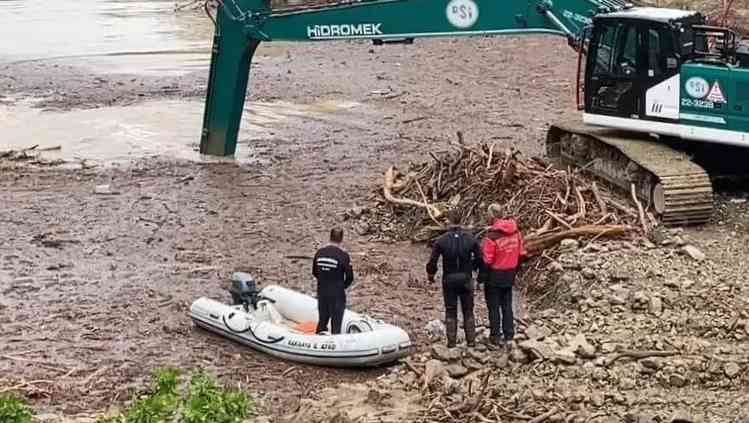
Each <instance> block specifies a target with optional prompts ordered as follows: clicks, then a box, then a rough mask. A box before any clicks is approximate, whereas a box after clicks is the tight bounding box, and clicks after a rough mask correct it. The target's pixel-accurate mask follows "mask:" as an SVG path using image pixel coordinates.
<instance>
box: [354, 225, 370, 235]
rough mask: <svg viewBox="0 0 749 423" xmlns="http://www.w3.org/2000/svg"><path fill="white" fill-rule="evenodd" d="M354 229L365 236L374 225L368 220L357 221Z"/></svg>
mask: <svg viewBox="0 0 749 423" xmlns="http://www.w3.org/2000/svg"><path fill="white" fill-rule="evenodd" d="M354 231H356V233H357V234H358V235H359V236H364V235H367V234H368V233H370V232H371V231H372V227H371V226H370V225H369V223H367V222H357V223H356V225H354Z"/></svg>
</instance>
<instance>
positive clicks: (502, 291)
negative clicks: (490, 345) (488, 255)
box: [484, 272, 515, 341]
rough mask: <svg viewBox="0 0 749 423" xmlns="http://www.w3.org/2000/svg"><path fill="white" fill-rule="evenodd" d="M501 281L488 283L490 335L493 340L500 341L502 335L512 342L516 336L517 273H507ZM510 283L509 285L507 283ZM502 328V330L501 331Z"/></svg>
mask: <svg viewBox="0 0 749 423" xmlns="http://www.w3.org/2000/svg"><path fill="white" fill-rule="evenodd" d="M507 273H508V274H507V275H502V278H501V279H506V280H500V281H497V280H494V281H488V282H486V285H485V286H484V295H485V296H486V306H487V308H488V309H489V325H490V335H489V336H491V337H492V339H495V340H499V335H500V333H501V334H502V335H504V340H505V341H511V340H512V338H513V337H514V336H515V329H514V321H513V318H514V317H513V315H512V280H513V279H514V278H515V272H507ZM508 281H509V283H507V282H508ZM500 327H501V330H500Z"/></svg>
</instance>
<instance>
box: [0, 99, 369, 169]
mask: <svg viewBox="0 0 749 423" xmlns="http://www.w3.org/2000/svg"><path fill="white" fill-rule="evenodd" d="M33 103H34V100H28V99H27V100H23V101H18V102H16V104H14V105H2V104H0V130H2V134H3V136H2V140H0V151H3V150H7V149H13V150H15V149H23V148H28V147H31V146H33V145H38V148H39V149H51V148H54V150H51V151H45V152H44V153H43V157H44V158H47V159H63V160H65V161H67V162H69V163H73V164H75V163H78V162H79V161H80V160H82V159H85V160H86V161H89V162H94V163H99V164H103V165H106V164H112V163H126V162H128V161H130V160H133V159H137V158H142V157H153V156H162V157H169V158H175V159H185V160H224V159H220V158H214V157H206V156H200V154H199V153H198V152H197V149H198V146H199V143H200V132H201V125H202V122H203V121H202V119H203V102H202V101H198V100H166V99H161V100H152V101H147V102H143V103H139V104H135V105H131V106H124V107H102V108H98V109H84V110H72V111H65V112H55V111H42V110H41V109H39V108H35V107H33ZM368 119H370V116H367V115H366V111H365V110H363V109H362V105H360V104H357V103H347V102H340V103H333V102H324V103H313V104H309V105H297V104H292V103H282V102H275V103H260V102H252V103H247V105H246V109H245V112H244V114H243V120H242V125H241V130H240V135H239V136H240V140H242V139H262V138H267V137H282V138H283V137H284V128H286V127H288V126H289V125H292V126H295V125H301V124H303V122H304V121H305V120H307V121H309V120H311V121H312V122H313V124H315V125H325V124H326V123H327V124H332V125H337V126H340V125H345V124H349V123H351V121H352V120H353V121H360V122H359V123H360V124H362V125H363V124H364V122H366V121H367V120H368ZM28 122H34V124H33V125H28ZM58 147H59V148H58ZM257 159H258V158H257V157H256V155H255V154H253V151H252V143H250V145H245V144H240V145H239V146H238V148H237V154H236V160H237V161H239V162H255V161H256V160H257ZM226 160H235V159H233V158H230V159H226Z"/></svg>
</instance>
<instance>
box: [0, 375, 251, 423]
mask: <svg viewBox="0 0 749 423" xmlns="http://www.w3.org/2000/svg"><path fill="white" fill-rule="evenodd" d="M185 391H186V392H185ZM254 408H255V406H254V403H253V402H252V400H251V399H250V398H249V397H247V395H246V394H244V393H243V392H242V391H240V390H238V389H221V388H219V387H218V386H217V384H216V382H215V380H214V379H213V378H212V377H210V376H209V375H207V374H205V373H204V372H202V371H198V372H197V373H195V374H193V375H192V377H191V378H190V381H189V384H187V386H180V383H179V372H178V371H177V370H175V369H163V370H159V371H158V372H157V373H156V381H155V384H154V386H153V388H152V389H151V392H150V393H149V394H148V395H146V396H144V397H142V398H140V399H138V400H137V401H136V402H135V403H134V404H133V405H132V406H131V407H130V409H129V410H127V411H125V412H124V413H121V414H119V415H116V416H110V417H101V418H99V419H98V420H97V422H96V423H167V422H168V423H241V422H243V421H244V420H245V419H247V418H248V417H249V416H250V415H251V414H252V413H253V412H254ZM0 421H1V420H0Z"/></svg>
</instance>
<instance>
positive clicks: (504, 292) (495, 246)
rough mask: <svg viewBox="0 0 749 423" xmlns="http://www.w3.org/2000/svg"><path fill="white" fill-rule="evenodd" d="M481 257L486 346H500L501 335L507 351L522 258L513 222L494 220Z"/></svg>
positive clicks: (521, 245)
mask: <svg viewBox="0 0 749 423" xmlns="http://www.w3.org/2000/svg"><path fill="white" fill-rule="evenodd" d="M481 255H482V258H483V261H484V265H485V266H486V271H487V272H488V274H487V275H486V276H485V286H484V295H485V297H486V306H487V308H488V309H489V322H490V325H491V331H490V339H489V346H490V347H492V348H493V347H495V346H501V345H502V341H501V340H500V333H501V334H502V335H504V342H505V343H507V346H508V347H509V346H510V345H511V342H512V338H513V337H514V336H515V330H514V322H513V315H512V288H513V285H514V283H515V273H516V272H517V269H518V266H519V264H520V260H521V258H522V257H523V256H524V255H525V243H524V241H523V235H522V234H521V233H520V231H519V230H518V226H517V223H516V222H515V220H513V219H495V220H494V223H493V224H492V226H491V228H490V229H489V231H488V233H487V235H486V237H485V238H484V240H483V241H482V245H481ZM500 310H501V316H500ZM500 324H501V332H500Z"/></svg>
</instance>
